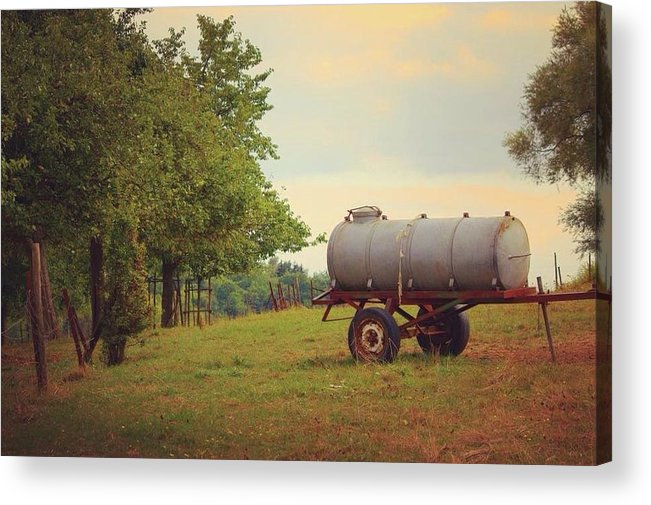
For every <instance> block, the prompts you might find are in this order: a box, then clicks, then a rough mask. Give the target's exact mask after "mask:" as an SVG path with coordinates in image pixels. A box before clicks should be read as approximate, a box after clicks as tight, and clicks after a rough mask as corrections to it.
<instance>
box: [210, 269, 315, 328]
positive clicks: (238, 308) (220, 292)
mask: <svg viewBox="0 0 651 505" xmlns="http://www.w3.org/2000/svg"><path fill="white" fill-rule="evenodd" d="M324 276H325V278H326V280H325V281H324ZM327 278H328V275H327V273H325V272H320V273H317V274H314V275H312V276H309V275H308V273H307V271H305V269H304V268H303V267H302V266H301V265H299V264H297V263H293V262H291V261H278V258H276V257H272V258H270V259H269V260H268V261H267V263H264V264H257V265H256V266H255V267H253V268H251V269H250V270H249V271H248V272H246V273H238V274H232V275H229V276H222V277H219V278H217V279H216V280H215V281H214V282H213V300H212V301H211V303H212V310H213V312H214V313H216V314H220V315H225V316H228V317H236V316H243V315H246V314H249V313H251V312H253V313H259V312H264V311H267V310H271V309H272V308H273V307H272V304H271V302H270V300H269V295H270V292H269V284H271V286H272V288H273V289H274V294H276V290H277V286H278V284H279V283H280V284H281V285H282V286H283V289H286V288H287V286H294V283H295V281H298V285H299V289H300V295H299V296H300V298H301V300H302V301H303V303H304V304H306V305H308V306H309V300H310V299H311V298H312V294H311V293H310V281H312V283H313V284H314V286H315V289H316V288H317V287H318V288H324V287H325V286H327V284H328V280H327Z"/></svg>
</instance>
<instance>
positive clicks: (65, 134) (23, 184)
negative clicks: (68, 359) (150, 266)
mask: <svg viewBox="0 0 651 505" xmlns="http://www.w3.org/2000/svg"><path fill="white" fill-rule="evenodd" d="M138 12H139V11H138V10H126V11H121V12H115V11H112V10H60V11H21V12H6V13H3V16H2V124H3V131H2V183H3V184H2V196H3V198H2V219H3V223H2V224H3V226H2V228H3V230H2V231H3V239H8V241H9V242H10V243H12V244H16V245H17V247H19V246H20V244H24V243H28V242H29V241H30V240H37V241H40V242H48V243H49V244H50V245H51V246H52V247H51V248H50V249H54V250H55V251H57V252H58V250H59V249H67V250H80V249H84V248H85V247H87V246H88V244H90V248H89V258H90V276H89V277H90V286H91V288H92V289H91V294H92V309H93V328H92V332H93V336H92V337H93V338H92V339H91V350H92V347H93V346H94V344H95V343H96V342H97V340H98V339H99V336H100V331H99V330H100V323H99V321H100V319H101V318H100V317H99V315H100V313H101V311H100V308H101V307H103V306H104V303H105V298H104V296H103V295H104V289H103V287H104V283H105V281H106V282H109V283H110V282H113V280H114V279H112V278H111V276H112V275H114V274H117V273H118V272H116V271H115V270H111V271H109V272H108V275H107V276H106V277H107V278H106V279H105V272H104V269H103V260H104V256H106V257H109V258H110V255H111V254H112V252H111V251H108V252H107V253H106V254H105V252H104V249H103V240H104V235H105V234H112V233H114V232H115V229H114V226H115V223H116V217H118V216H121V215H122V214H124V213H125V212H130V213H133V212H137V208H138V207H137V206H133V205H131V204H132V203H133V201H134V199H137V198H138V191H137V185H138V183H139V181H140V180H141V178H142V174H141V173H140V172H139V168H140V167H141V166H142V165H143V164H142V163H141V161H142V159H143V153H144V151H143V149H142V146H143V145H147V144H148V142H146V139H145V138H144V137H143V135H144V134H146V132H147V122H146V119H147V118H146V117H144V116H143V114H140V112H141V111H140V110H139V105H140V104H141V103H142V100H141V99H140V96H141V95H140V94H141V91H142V88H141V86H140V85H139V81H140V79H139V76H140V75H141V73H142V69H143V68H144V67H145V66H146V61H145V60H144V55H145V54H146V51H145V49H146V48H145V47H144V46H143V44H142V42H143V40H144V39H143V38H142V31H141V30H139V29H138V28H137V27H136V25H135V24H134V21H133V18H134V16H135V14H137V13H138ZM133 139H138V140H140V141H141V142H133ZM129 217H131V218H134V219H135V218H136V216H135V215H133V214H131V215H130V216H129ZM136 221H137V220H136ZM127 231H128V230H126V229H125V230H122V232H123V233H127ZM3 242H4V240H3ZM4 247H5V244H3V253H4ZM14 249H15V248H14ZM58 256H59V257H60V258H62V261H65V260H66V258H65V254H58ZM4 258H5V257H4V254H3V270H4V269H5V261H4ZM87 258H88V256H87ZM87 261H88V260H87ZM55 270H57V268H55ZM62 270H63V269H60V268H59V269H58V271H59V272H61V271H62ZM4 273H5V272H4V271H3V276H4ZM69 280H70V281H71V283H72V286H71V287H72V288H73V289H74V288H78V287H79V286H80V285H81V286H83V285H84V282H78V281H77V279H76V278H71V279H69ZM75 291H77V290H76V289H75Z"/></svg>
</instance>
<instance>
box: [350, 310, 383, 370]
mask: <svg viewBox="0 0 651 505" xmlns="http://www.w3.org/2000/svg"><path fill="white" fill-rule="evenodd" d="M385 346H386V330H385V328H384V326H383V325H382V323H380V322H379V321H376V320H374V319H364V320H362V321H360V322H359V324H358V325H357V326H356V327H355V347H356V351H357V353H358V355H359V356H360V357H362V358H363V359H372V360H376V359H379V358H381V357H382V356H383V355H384V348H385Z"/></svg>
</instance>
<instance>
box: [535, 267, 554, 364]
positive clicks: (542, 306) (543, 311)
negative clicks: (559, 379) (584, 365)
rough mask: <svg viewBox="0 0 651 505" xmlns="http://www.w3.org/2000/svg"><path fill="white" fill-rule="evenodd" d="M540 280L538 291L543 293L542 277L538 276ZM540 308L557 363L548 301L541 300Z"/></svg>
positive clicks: (537, 278) (549, 343) (548, 342)
mask: <svg viewBox="0 0 651 505" xmlns="http://www.w3.org/2000/svg"><path fill="white" fill-rule="evenodd" d="M536 281H537V282H538V293H541V294H542V293H543V284H542V279H541V278H540V277H536ZM539 305H540V308H541V309H542V313H543V319H544V320H545V331H546V333H547V344H548V345H549V352H550V353H551V355H552V362H554V363H556V352H554V342H552V330H551V328H550V327H549V315H548V314H547V302H540V304H539Z"/></svg>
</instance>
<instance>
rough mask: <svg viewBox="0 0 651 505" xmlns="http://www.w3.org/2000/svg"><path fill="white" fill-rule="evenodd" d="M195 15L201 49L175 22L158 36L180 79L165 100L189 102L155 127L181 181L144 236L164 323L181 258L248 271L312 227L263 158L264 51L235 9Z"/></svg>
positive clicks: (201, 270) (298, 244)
mask: <svg viewBox="0 0 651 505" xmlns="http://www.w3.org/2000/svg"><path fill="white" fill-rule="evenodd" d="M198 23H199V29H200V32H201V39H200V41H199V56H198V58H194V57H191V56H189V55H188V53H187V52H186V51H185V47H184V45H183V41H182V32H175V31H174V30H171V31H170V35H169V37H167V38H166V39H163V40H161V41H155V42H154V46H155V47H156V49H157V51H158V55H159V58H160V61H161V63H162V65H164V66H165V67H166V68H167V69H171V70H172V73H173V74H175V75H176V76H177V80H181V81H184V82H178V83H177V84H176V85H177V86H179V85H180V86H182V87H183V89H184V90H185V92H184V93H183V94H181V95H180V98H181V100H179V94H178V93H176V94H173V95H171V97H170V99H169V100H170V101H171V102H174V103H172V104H171V108H172V109H173V108H174V107H176V106H181V102H185V101H187V100H191V101H192V104H193V106H192V107H191V109H192V112H191V114H190V115H189V116H187V117H185V116H183V117H178V118H177V120H176V121H174V122H170V121H168V122H167V123H166V124H167V127H166V128H165V129H164V135H162V136H161V135H160V132H158V131H157V138H162V140H161V142H160V144H161V145H164V146H166V148H165V149H166V156H165V157H162V159H166V160H168V162H167V163H168V164H167V166H163V165H162V166H161V167H160V168H159V170H161V171H162V172H163V173H165V174H170V177H171V178H177V179H178V183H179V184H181V185H182V186H183V188H184V189H183V191H179V190H178V189H179V188H178V187H177V186H175V185H172V186H168V188H169V191H167V192H166V193H165V196H163V198H162V199H161V202H163V204H164V206H165V210H164V211H163V212H162V213H161V215H164V216H165V217H164V219H162V220H161V224H162V229H161V230H159V231H158V232H157V233H152V236H153V237H156V238H155V239H154V240H150V242H152V244H153V247H152V248H151V249H152V251H153V254H156V255H158V256H160V258H161V263H162V271H163V295H162V297H163V304H162V305H163V313H162V321H161V322H162V324H163V325H170V324H172V321H173V317H172V289H173V281H172V279H173V277H174V275H175V273H176V272H177V271H178V269H179V267H185V268H187V269H189V270H190V271H192V272H193V273H194V274H195V275H198V276H200V277H207V276H214V275H225V274H229V273H232V272H238V271H245V270H247V269H250V268H252V267H253V266H255V265H256V264H257V262H258V261H260V260H262V259H266V258H268V257H270V256H271V255H273V254H274V253H275V252H276V251H279V250H280V251H296V250H299V249H300V248H302V247H305V246H306V245H308V242H307V238H308V237H309V235H310V230H309V228H308V227H307V225H305V223H303V222H302V221H301V220H299V219H298V218H297V217H296V216H295V215H294V214H293V213H292V211H291V209H290V207H289V204H288V203H287V202H286V201H285V200H283V199H281V198H280V197H279V195H278V193H277V192H276V191H275V190H274V189H273V187H272V186H271V184H270V183H269V182H268V181H267V180H266V178H265V177H264V174H263V173H262V171H261V169H260V166H259V161H260V160H262V159H265V158H267V157H275V156H276V153H275V146H274V145H273V144H272V142H271V140H270V139H269V138H268V137H267V136H265V135H264V134H262V132H261V131H260V130H259V128H258V125H257V123H258V121H259V120H260V119H262V117H263V116H264V114H265V113H266V112H267V111H268V110H270V109H271V106H270V105H269V104H268V103H267V96H268V93H269V88H267V87H266V86H264V85H263V83H264V81H265V80H266V79H267V77H268V76H269V74H270V71H266V72H263V73H261V74H253V75H252V74H251V71H252V70H253V69H254V67H256V66H257V65H259V64H260V63H261V61H262V60H261V54H260V51H259V50H258V49H257V48H256V47H255V46H253V44H251V43H250V42H249V41H248V40H243V39H242V37H241V35H240V34H239V33H237V32H236V31H235V28H234V26H235V22H234V21H233V19H232V18H227V19H226V20H224V21H223V22H222V23H216V22H214V21H213V20H212V19H210V18H207V17H205V16H198ZM186 77H187V78H186ZM188 84H191V85H192V86H193V87H194V91H192V90H190V89H187V86H188ZM208 116H210V117H208ZM184 125H188V126H187V128H186V130H187V135H184V134H183V133H182V132H183V128H184ZM170 132H177V133H178V134H179V135H178V137H175V136H174V135H172V134H170ZM188 146H190V148H188ZM159 203H160V202H159Z"/></svg>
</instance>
